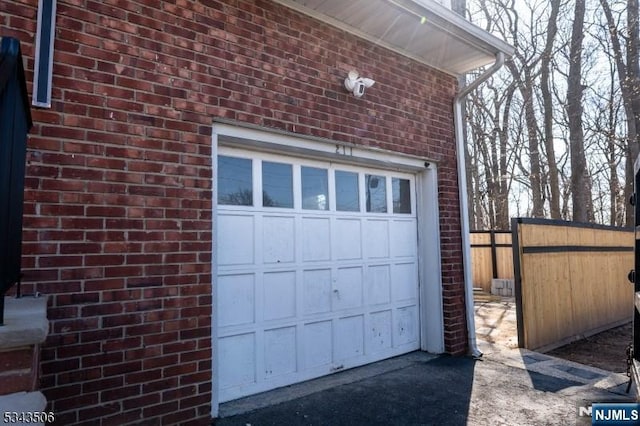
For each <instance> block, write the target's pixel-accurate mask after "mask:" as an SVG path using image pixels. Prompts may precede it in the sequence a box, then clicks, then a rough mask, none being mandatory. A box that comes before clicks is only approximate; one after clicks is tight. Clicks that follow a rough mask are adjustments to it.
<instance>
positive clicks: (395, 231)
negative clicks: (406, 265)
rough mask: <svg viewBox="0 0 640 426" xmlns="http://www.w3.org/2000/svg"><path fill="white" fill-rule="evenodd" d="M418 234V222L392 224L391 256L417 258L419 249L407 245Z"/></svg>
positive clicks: (395, 222) (407, 221)
mask: <svg viewBox="0 0 640 426" xmlns="http://www.w3.org/2000/svg"><path fill="white" fill-rule="evenodd" d="M417 232H418V230H417V228H416V221H415V220H413V219H408V220H394V221H392V222H391V255H392V256H394V257H415V256H416V250H417V247H416V246H415V245H414V244H407V243H406V242H407V241H411V238H412V237H413V236H414V235H416V234H417Z"/></svg>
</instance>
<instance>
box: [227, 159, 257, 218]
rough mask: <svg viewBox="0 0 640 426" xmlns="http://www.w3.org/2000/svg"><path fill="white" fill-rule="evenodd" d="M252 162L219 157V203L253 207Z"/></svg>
mask: <svg viewBox="0 0 640 426" xmlns="http://www.w3.org/2000/svg"><path fill="white" fill-rule="evenodd" d="M251 169H252V160H250V159H247V158H237V157H227V156H224V155H220V156H218V203H219V204H226V205H232V206H252V205H253V176H252V170H251Z"/></svg>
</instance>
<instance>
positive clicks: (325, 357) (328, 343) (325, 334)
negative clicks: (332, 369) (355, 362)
mask: <svg viewBox="0 0 640 426" xmlns="http://www.w3.org/2000/svg"><path fill="white" fill-rule="evenodd" d="M303 330H304V331H303V333H304V349H303V350H304V359H305V367H307V368H313V367H319V366H322V365H329V364H331V362H332V361H333V337H332V336H333V322H332V321H319V322H313V323H309V324H305V325H304V327H303Z"/></svg>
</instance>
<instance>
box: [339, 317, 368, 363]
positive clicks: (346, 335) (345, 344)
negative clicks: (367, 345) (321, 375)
mask: <svg viewBox="0 0 640 426" xmlns="http://www.w3.org/2000/svg"><path fill="white" fill-rule="evenodd" d="M335 336H336V337H335V351H334V352H335V362H341V361H344V360H348V359H351V358H357V357H359V356H362V355H363V354H364V315H356V316H351V317H346V318H339V319H338V320H337V323H336V333H335Z"/></svg>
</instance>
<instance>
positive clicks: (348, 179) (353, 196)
mask: <svg viewBox="0 0 640 426" xmlns="http://www.w3.org/2000/svg"><path fill="white" fill-rule="evenodd" d="M336 210H338V211H343V212H357V211H360V191H358V174H357V173H352V172H341V171H339V170H336Z"/></svg>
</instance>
